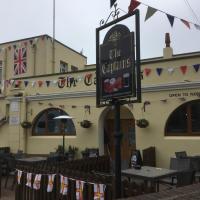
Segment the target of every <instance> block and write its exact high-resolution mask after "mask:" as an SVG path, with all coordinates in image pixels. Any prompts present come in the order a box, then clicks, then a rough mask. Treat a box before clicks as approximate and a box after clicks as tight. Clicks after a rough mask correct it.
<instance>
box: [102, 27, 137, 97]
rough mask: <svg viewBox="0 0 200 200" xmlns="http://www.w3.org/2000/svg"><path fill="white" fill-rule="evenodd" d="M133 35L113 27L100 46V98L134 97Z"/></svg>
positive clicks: (124, 29)
mask: <svg viewBox="0 0 200 200" xmlns="http://www.w3.org/2000/svg"><path fill="white" fill-rule="evenodd" d="M134 60H135V59H134V34H133V33H131V32H130V31H129V29H128V28H127V27H126V26H125V25H121V24H118V25H115V26H114V27H112V28H111V29H110V30H109V31H108V33H107V34H106V36H105V38H104V41H103V44H102V45H100V84H101V85H100V98H101V99H102V100H107V99H112V98H121V97H128V96H132V95H134V96H135V91H136V87H135V85H136V84H135V79H134V77H135V70H134V68H135V63H134Z"/></svg>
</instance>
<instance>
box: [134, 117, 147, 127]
mask: <svg viewBox="0 0 200 200" xmlns="http://www.w3.org/2000/svg"><path fill="white" fill-rule="evenodd" d="M136 125H137V126H138V127H140V128H146V127H148V126H149V122H148V120H146V119H144V118H143V119H138V120H136Z"/></svg>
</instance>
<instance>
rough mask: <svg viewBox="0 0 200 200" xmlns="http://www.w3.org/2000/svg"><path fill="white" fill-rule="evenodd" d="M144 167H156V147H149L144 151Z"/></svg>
mask: <svg viewBox="0 0 200 200" xmlns="http://www.w3.org/2000/svg"><path fill="white" fill-rule="evenodd" d="M142 157H143V165H145V166H152V167H155V166H156V149H155V147H148V148H146V149H143V150H142Z"/></svg>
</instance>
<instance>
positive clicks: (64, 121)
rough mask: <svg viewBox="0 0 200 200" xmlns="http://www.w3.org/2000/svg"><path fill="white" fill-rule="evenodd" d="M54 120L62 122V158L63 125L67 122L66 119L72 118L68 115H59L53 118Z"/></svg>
mask: <svg viewBox="0 0 200 200" xmlns="http://www.w3.org/2000/svg"><path fill="white" fill-rule="evenodd" d="M54 119H59V120H61V122H62V136H63V156H64V154H65V129H64V124H65V123H66V122H67V120H68V119H73V117H71V116H68V115H60V116H57V117H54Z"/></svg>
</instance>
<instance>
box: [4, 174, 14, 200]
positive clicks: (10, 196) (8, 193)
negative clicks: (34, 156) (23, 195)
mask: <svg viewBox="0 0 200 200" xmlns="http://www.w3.org/2000/svg"><path fill="white" fill-rule="evenodd" d="M11 181H12V180H11V179H9V180H8V184H7V185H8V187H7V188H5V187H4V184H5V177H2V180H1V198H0V199H1V200H14V199H15V190H11V188H10V185H11V184H12V183H11Z"/></svg>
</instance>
